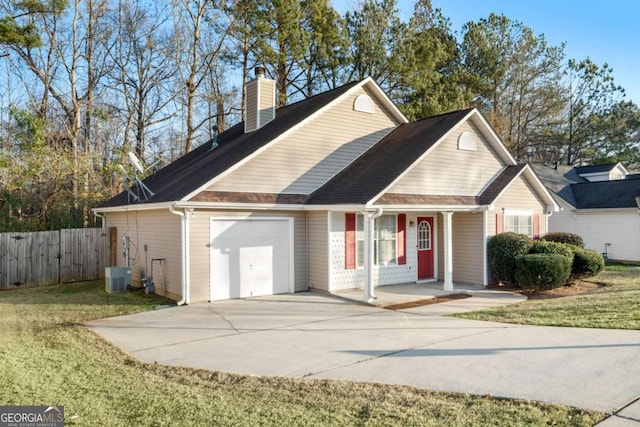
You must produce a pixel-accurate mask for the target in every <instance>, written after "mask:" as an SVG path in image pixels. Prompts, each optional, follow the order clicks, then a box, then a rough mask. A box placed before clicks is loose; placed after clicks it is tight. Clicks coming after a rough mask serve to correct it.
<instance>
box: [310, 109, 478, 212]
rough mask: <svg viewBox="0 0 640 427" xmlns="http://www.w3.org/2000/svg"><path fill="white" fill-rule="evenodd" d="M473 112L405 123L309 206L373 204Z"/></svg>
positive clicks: (313, 197)
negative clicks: (403, 173) (381, 193)
mask: <svg viewBox="0 0 640 427" xmlns="http://www.w3.org/2000/svg"><path fill="white" fill-rule="evenodd" d="M470 111H471V110H461V111H455V112H453V113H447V114H441V115H438V116H434V117H429V118H426V119H422V120H418V121H415V122H411V123H403V124H401V125H400V126H398V127H397V128H396V129H394V130H393V131H392V132H391V133H389V134H388V135H387V136H386V137H384V138H383V139H382V140H381V141H379V142H378V143H377V144H376V145H374V146H373V147H372V148H370V149H369V150H368V151H367V152H366V153H364V154H363V155H362V156H360V157H359V158H358V159H357V160H356V161H354V162H353V163H351V164H350V165H349V166H347V167H346V168H345V169H344V170H343V171H342V172H340V173H339V174H337V175H336V176H335V177H334V178H333V179H331V180H330V181H329V182H327V183H326V184H325V185H323V186H322V187H321V188H319V189H318V190H316V191H315V192H313V193H312V194H311V196H310V197H309V200H307V204H315V205H325V204H341V203H357V204H363V203H367V202H369V201H370V200H371V199H373V198H374V197H375V196H376V195H378V194H380V192H382V191H383V190H384V189H385V188H386V187H387V186H388V185H390V184H391V183H392V182H393V181H394V180H395V179H396V178H397V177H398V176H400V174H401V173H402V172H404V171H405V170H406V169H407V168H408V167H409V166H411V164H412V163H413V162H415V161H416V160H417V159H418V158H419V157H420V156H421V155H422V154H424V153H425V152H426V151H427V150H428V149H429V148H430V147H431V146H432V145H433V144H435V143H436V142H437V141H438V140H439V139H440V138H441V137H442V136H444V134H445V133H447V132H448V131H449V130H450V129H451V128H452V127H453V126H455V125H456V124H458V123H459V122H460V120H462V119H463V118H464V117H465V116H466V115H467V114H468V113H469V112H470Z"/></svg>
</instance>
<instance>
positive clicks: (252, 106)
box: [244, 67, 276, 133]
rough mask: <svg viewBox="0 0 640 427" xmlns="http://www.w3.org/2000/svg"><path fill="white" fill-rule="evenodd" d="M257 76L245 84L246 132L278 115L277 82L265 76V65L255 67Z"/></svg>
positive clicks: (258, 127)
mask: <svg viewBox="0 0 640 427" xmlns="http://www.w3.org/2000/svg"><path fill="white" fill-rule="evenodd" d="M255 74H256V78H255V79H253V80H251V81H250V82H247V84H246V85H245V91H244V93H245V104H244V105H245V121H244V131H245V133H248V132H253V131H256V130H258V129H260V128H261V127H263V126H264V125H266V124H267V123H269V122H270V121H271V120H273V119H275V117H276V82H275V81H274V80H271V79H268V78H266V77H265V70H264V68H263V67H256V68H255Z"/></svg>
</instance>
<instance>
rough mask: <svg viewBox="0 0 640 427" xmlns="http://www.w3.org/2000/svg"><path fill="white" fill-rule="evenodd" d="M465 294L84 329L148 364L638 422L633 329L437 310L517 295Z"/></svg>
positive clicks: (265, 308)
mask: <svg viewBox="0 0 640 427" xmlns="http://www.w3.org/2000/svg"><path fill="white" fill-rule="evenodd" d="M469 292H472V293H473V297H471V298H466V299H460V300H454V301H449V302H445V303H441V304H432V305H426V306H422V307H416V308H412V309H407V310H400V311H390V310H385V309H381V308H378V307H371V306H367V305H363V304H355V303H353V302H349V301H347V300H345V299H340V298H336V297H332V296H328V295H321V294H315V293H300V294H294V295H280V296H270V297H260V298H250V299H244V300H229V301H222V302H216V303H213V304H193V305H190V306H186V307H174V308H168V309H163V310H156V311H152V312H145V313H139V314H134V315H129V316H122V317H115V318H109V319H103V320H99V321H94V322H91V323H90V324H89V326H90V327H91V328H92V329H93V330H94V331H95V332H97V333H98V334H100V335H102V336H103V337H105V338H106V339H108V340H110V341H112V342H113V343H114V344H116V345H117V346H119V347H121V348H122V349H124V350H125V351H127V352H128V353H129V354H131V355H133V356H134V357H137V358H138V359H141V360H143V361H147V362H157V363H161V364H167V365H175V366H188V367H195V368H204V369H210V370H217V371H224V372H232V373H239V374H252V375H283V376H292V377H303V378H330V379H341V380H354V381H370V382H380V383H389V384H403V385H410V386H415V387H420V388H425V389H430V390H440V391H451V392H462V393H472V394H478V395H487V394H488V395H492V396H496V397H511V398H520V399H531V400H539V401H546V402H557V403H562V404H567V405H572V406H577V407H581V408H587V409H595V410H599V411H603V412H607V413H617V415H616V416H614V417H611V418H609V419H607V420H606V421H605V422H604V423H602V425H604V426H610V427H611V426H617V425H640V402H638V400H637V398H638V397H639V396H640V362H639V361H640V331H622V330H602V329H580V328H557V327H534V326H518V325H508V324H501V323H491V322H479V321H471V320H464V319H456V318H450V317H443V316H444V315H447V314H451V313H457V312H461V311H471V310H477V309H481V308H486V307H493V306H497V305H501V304H509V303H513V302H517V301H519V300H521V297H520V296H518V295H512V294H508V293H504V292H495V291H494V292H491V291H488V290H485V291H481V290H477V291H473V290H472V291H469ZM622 408H624V409H622ZM621 409H622V410H621ZM636 423H637V424H636Z"/></svg>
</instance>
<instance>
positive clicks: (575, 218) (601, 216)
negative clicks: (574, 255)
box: [549, 208, 640, 262]
mask: <svg viewBox="0 0 640 427" xmlns="http://www.w3.org/2000/svg"><path fill="white" fill-rule="evenodd" d="M552 231H564V232H568V233H575V234H577V235H579V236H582V239H583V240H584V246H585V248H587V249H593V250H594V251H596V252H598V253H602V252H604V251H605V243H611V246H609V248H608V250H607V253H608V256H609V259H612V260H616V261H633V262H640V215H639V214H638V209H636V208H631V209H626V210H615V211H614V210H611V211H603V212H580V211H578V212H575V211H572V210H564V211H562V212H554V213H553V215H551V217H550V218H549V232H552Z"/></svg>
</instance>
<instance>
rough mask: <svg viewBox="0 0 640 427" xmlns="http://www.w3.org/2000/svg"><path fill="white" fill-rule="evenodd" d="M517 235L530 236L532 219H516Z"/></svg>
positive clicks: (527, 217) (524, 217)
mask: <svg viewBox="0 0 640 427" xmlns="http://www.w3.org/2000/svg"><path fill="white" fill-rule="evenodd" d="M518 233H521V234H526V235H527V236H531V235H532V234H533V218H532V217H530V216H528V215H527V216H519V217H518Z"/></svg>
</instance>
